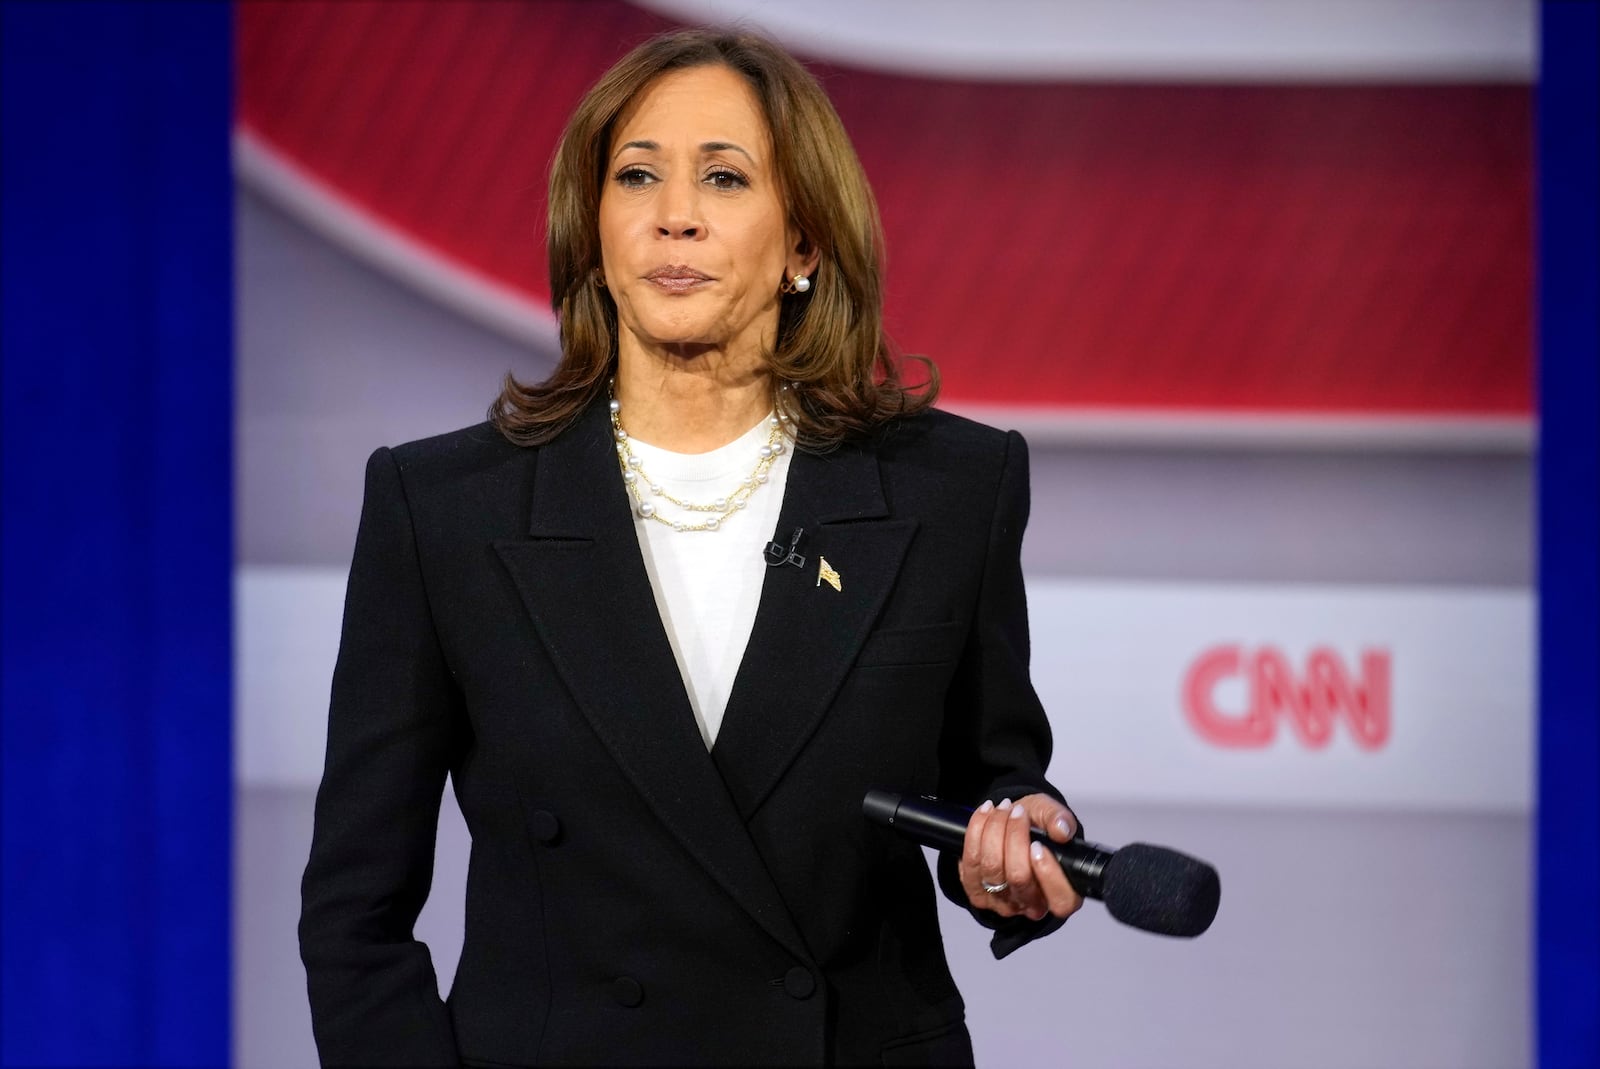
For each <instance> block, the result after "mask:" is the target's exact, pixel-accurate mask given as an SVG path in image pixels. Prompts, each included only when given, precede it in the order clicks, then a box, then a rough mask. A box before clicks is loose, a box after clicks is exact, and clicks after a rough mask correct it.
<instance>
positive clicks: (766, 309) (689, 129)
mask: <svg viewBox="0 0 1600 1069" xmlns="http://www.w3.org/2000/svg"><path fill="white" fill-rule="evenodd" d="M771 140H772V138H771V134H770V132H769V131H768V130H767V124H766V120H765V118H764V117H763V116H762V114H761V109H760V106H759V105H758V103H757V102H756V99H755V95H754V94H753V93H752V92H751V89H750V87H749V85H748V84H747V83H746V82H745V80H744V78H742V77H741V76H740V75H738V74H736V73H735V72H734V71H732V70H729V69H728V68H726V67H694V68H691V69H689V70H682V71H673V72H671V73H668V74H665V75H662V76H661V77H660V78H658V79H656V80H655V81H654V82H652V83H651V84H650V85H649V86H648V87H646V88H645V89H644V91H643V92H641V93H640V94H639V96H638V97H637V98H635V99H634V100H633V101H632V102H631V103H630V104H629V105H628V107H627V108H626V109H625V110H624V111H623V112H622V114H621V115H620V116H619V117H618V121H617V124H616V126H615V127H614V131H613V133H612V138H611V145H610V146H609V150H608V151H609V152H610V157H609V159H608V161H607V170H606V175H607V178H606V182H605V186H604V188H603V190H602V192H601V195H600V252H601V262H602V269H603V271H604V273H605V284H606V286H607V288H608V289H609V290H610V292H611V296H612V297H613V298H614V299H615V301H616V303H617V318H618V321H619V323H620V326H621V332H622V336H621V338H620V339H619V347H620V349H621V351H622V353H623V354H624V355H625V356H626V354H628V353H629V352H630V351H631V350H637V349H644V350H646V351H655V352H658V353H663V354H668V353H670V354H673V355H675V356H677V357H692V356H696V355H699V354H701V353H704V352H707V351H709V350H720V351H722V352H724V353H725V354H727V355H728V356H729V357H731V358H734V359H735V360H737V361H739V362H740V363H743V362H744V361H746V360H751V361H753V360H756V359H758V356H759V354H760V352H761V351H762V350H763V348H766V347H770V346H771V345H772V343H773V340H774V338H775V335H776V332H777V323H778V301H779V292H778V287H779V285H780V284H781V283H782V281H783V279H784V278H785V277H786V276H787V275H790V274H793V273H794V272H795V271H798V270H804V269H806V268H807V267H808V264H807V261H806V259H805V258H803V257H801V256H800V255H799V253H798V252H797V251H796V247H797V245H798V244H799V241H800V236H799V234H798V233H796V232H794V231H793V230H792V229H791V228H790V227H789V226H788V222H787V216H788V213H787V212H786V211H785V208H784V204H783V198H782V193H781V191H780V190H779V189H778V183H777V175H776V173H775V172H774V171H773V168H772V148H771Z"/></svg>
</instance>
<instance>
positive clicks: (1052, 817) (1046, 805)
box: [1020, 794, 1078, 843]
mask: <svg viewBox="0 0 1600 1069" xmlns="http://www.w3.org/2000/svg"><path fill="white" fill-rule="evenodd" d="M1020 804H1021V805H1022V806H1023V808H1025V809H1027V811H1028V819H1030V820H1031V821H1032V822H1033V826H1034V827H1036V828H1043V829H1044V830H1045V832H1046V834H1048V835H1049V836H1050V838H1052V839H1054V840H1055V841H1056V842H1058V843H1064V842H1066V841H1067V840H1069V839H1071V838H1072V837H1073V836H1074V835H1076V834H1078V819H1077V818H1076V817H1074V816H1073V815H1072V810H1070V809H1068V808H1067V807H1066V806H1064V805H1062V804H1061V803H1060V802H1058V801H1056V800H1055V799H1054V798H1052V797H1050V796H1049V795H1048V794H1030V795H1028V796H1027V797H1026V798H1024V799H1022V801H1021V803H1020Z"/></svg>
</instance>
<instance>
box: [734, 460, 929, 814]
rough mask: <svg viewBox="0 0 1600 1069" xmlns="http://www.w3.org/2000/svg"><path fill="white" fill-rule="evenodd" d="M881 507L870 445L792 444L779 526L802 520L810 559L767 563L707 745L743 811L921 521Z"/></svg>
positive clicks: (777, 768)
mask: <svg viewBox="0 0 1600 1069" xmlns="http://www.w3.org/2000/svg"><path fill="white" fill-rule="evenodd" d="M887 516H888V509H887V508H886V506H885V504H884V500H883V485H882V481H881V478H880V476H879V473H878V461H877V458H876V457H875V456H874V455H873V454H872V453H870V452H867V451H864V450H862V449H859V448H853V447H842V448H840V449H838V450H836V451H834V452H832V453H829V454H826V455H816V454H810V453H804V452H799V451H797V452H796V453H795V454H794V456H793V458H792V459H791V461H790V468H789V480H788V487H787V489H786V490H785V493H784V501H783V509H782V512H781V514H780V516H779V520H778V531H777V535H776V537H777V538H778V539H779V540H780V541H781V542H782V543H783V544H784V545H788V543H789V540H790V538H791V537H792V534H793V532H794V530H795V528H797V527H801V528H804V529H805V534H804V536H803V537H802V538H801V540H800V545H799V547H798V549H797V552H798V553H799V554H801V555H802V556H804V557H805V565H804V566H803V567H800V568H796V567H793V566H791V565H788V564H781V565H775V566H772V567H769V568H768V570H767V575H766V579H765V582H764V583H763V585H762V589H761V602H760V608H759V610H758V611H757V613H756V621H755V626H754V628H753V629H752V630H751V633H750V643H749V645H748V646H747V647H746V649H745V656H744V660H743V662H742V663H741V664H740V666H739V673H738V675H737V677H736V678H735V679H734V684H733V691H732V693H731V694H730V695H729V698H728V708H727V711H726V713H725V714H724V715H723V719H722V727H721V729H720V730H719V731H718V733H717V742H716V745H715V747H713V749H712V757H713V758H714V759H715V761H716V763H717V768H718V769H719V771H721V773H722V779H723V781H724V782H725V783H726V784H727V787H728V791H729V793H730V794H732V796H733V800H734V804H735V805H737V806H738V809H739V812H740V813H741V814H742V815H743V816H744V817H745V819H747V820H748V819H749V818H750V816H751V815H752V814H753V813H754V812H755V811H756V809H757V808H758V807H759V806H760V805H761V803H762V802H763V801H764V800H765V799H766V797H767V795H768V794H769V793H771V791H772V788H773V787H774V786H775V785H776V784H777V782H778V780H779V779H780V778H781V777H782V775H783V773H784V771H785V770H786V769H787V768H788V767H789V765H790V764H791V763H792V762H793V761H794V759H795V757H796V756H797V755H798V754H799V752H800V750H801V749H802V748H803V747H804V746H805V744H806V741H807V740H808V739H809V738H810V737H811V735H812V734H813V733H814V732H815V731H816V729H817V727H818V726H819V725H820V724H821V722H822V719H823V717H824V715H825V714H826V712H827V710H828V707H829V705H830V703H831V702H832V701H833V696H834V694H835V693H836V692H837V691H838V689H839V687H840V685H841V684H842V683H843V682H844V677H845V674H846V673H847V672H848V671H849V669H850V665H851V664H852V663H853V662H854V661H855V659H856V655H857V654H858V653H859V652H860V650H861V646H862V644H863V643H864V642H865V641H866V638H867V635H868V633H869V632H870V631H871V628H872V625H873V622H874V621H875V620H876V619H877V617H878V614H879V612H880V611H881V610H882V608H883V604H884V601H885V600H886V599H887V597H888V595H889V591H890V590H891V589H892V588H893V587H894V582H895V577H896V575H897V574H898V573H899V570H900V564H901V562H902V560H903V559H904V557H905V552H906V547H907V546H908V545H910V542H911V536H912V534H913V533H914V532H915V530H916V523H915V521H912V520H892V519H888V518H886V517H887ZM824 559H826V561H827V564H828V566H829V567H830V569H831V570H832V571H833V573H835V575H836V577H837V580H838V583H839V589H837V590H835V589H834V588H833V585H832V584H831V583H830V582H828V580H827V579H826V578H824V576H823V573H822V563H823V560H824Z"/></svg>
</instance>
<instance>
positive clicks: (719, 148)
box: [700, 141, 756, 163]
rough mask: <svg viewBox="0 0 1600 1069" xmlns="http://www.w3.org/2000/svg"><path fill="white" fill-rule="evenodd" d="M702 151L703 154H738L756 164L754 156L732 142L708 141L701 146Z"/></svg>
mask: <svg viewBox="0 0 1600 1069" xmlns="http://www.w3.org/2000/svg"><path fill="white" fill-rule="evenodd" d="M700 151H701V152H737V153H738V154H739V155H741V156H743V157H744V158H745V159H747V160H749V161H750V162H751V163H755V162H756V158H755V157H754V156H752V155H750V153H748V152H746V151H745V150H744V149H743V148H741V147H740V146H738V145H735V144H734V143H733V142H732V141H707V142H705V143H703V144H702V145H701V146H700Z"/></svg>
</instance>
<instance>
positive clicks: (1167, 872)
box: [1104, 843, 1222, 938]
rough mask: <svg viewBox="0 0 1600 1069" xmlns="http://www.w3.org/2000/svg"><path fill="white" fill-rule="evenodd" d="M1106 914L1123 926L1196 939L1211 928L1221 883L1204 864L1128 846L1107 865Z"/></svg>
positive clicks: (1163, 850) (1145, 846)
mask: <svg viewBox="0 0 1600 1069" xmlns="http://www.w3.org/2000/svg"><path fill="white" fill-rule="evenodd" d="M1104 881H1105V882H1104V898H1105V903H1106V909H1108V910H1110V911H1111V915H1112V916H1113V917H1115V918H1116V919H1117V920H1119V921H1121V922H1122V923H1123V924H1126V925H1130V926H1132V927H1134V928H1142V929H1143V930H1145V931H1147V932H1155V933H1156V934H1158V935H1176V936H1183V937H1185V938H1193V937H1194V936H1197V935H1199V934H1200V933H1201V932H1204V931H1205V930H1206V929H1207V928H1209V927H1211V921H1212V919H1213V918H1215V917H1216V915H1217V906H1218V904H1219V903H1220V902H1221V901H1222V881H1221V880H1220V879H1218V877H1217V870H1216V869H1214V868H1212V867H1211V866H1210V865H1207V864H1206V863H1205V862H1204V861H1200V860H1198V859H1197V858H1192V857H1189V856H1188V855H1186V854H1180V853H1178V852H1177V851H1176V850H1168V849H1167V848H1166V847H1164V846H1151V845H1149V844H1148V843H1129V844H1128V845H1127V846H1124V847H1123V848H1122V849H1120V850H1118V851H1117V852H1116V853H1115V854H1112V855H1111V860H1109V861H1107V862H1106V867H1105V873H1104Z"/></svg>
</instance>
